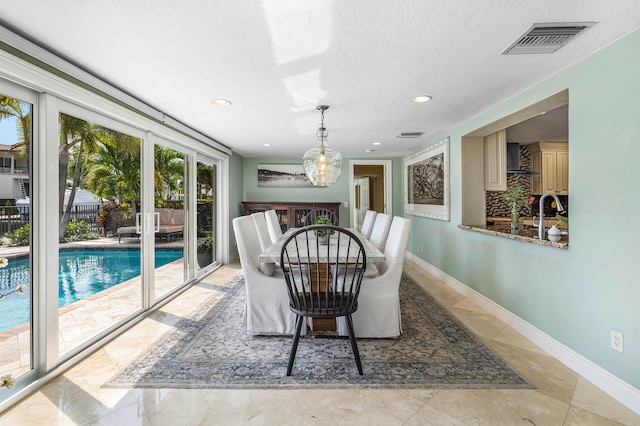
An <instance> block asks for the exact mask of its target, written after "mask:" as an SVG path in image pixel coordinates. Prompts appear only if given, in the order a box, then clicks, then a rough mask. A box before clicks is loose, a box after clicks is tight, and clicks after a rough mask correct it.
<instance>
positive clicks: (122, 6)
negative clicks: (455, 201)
mask: <svg viewBox="0 0 640 426" xmlns="http://www.w3.org/2000/svg"><path fill="white" fill-rule="evenodd" d="M544 22H598V23H597V24H596V25H595V26H593V27H591V28H590V29H588V30H587V31H585V32H584V33H583V34H581V35H579V36H578V37H576V38H575V39H574V40H573V41H571V42H570V43H569V44H568V45H567V46H565V47H563V48H562V49H560V50H559V51H557V52H556V53H554V54H541V55H501V53H502V52H503V51H504V50H505V48H507V47H508V46H509V45H510V44H511V43H513V42H514V41H515V40H516V39H517V38H518V37H519V36H521V35H522V34H523V33H524V32H525V31H526V30H527V29H529V27H531V25H532V24H534V23H544ZM0 24H2V25H3V26H5V27H7V28H9V29H11V30H13V31H14V32H17V33H19V34H21V35H23V36H26V37H28V38H29V39H30V40H31V41H33V42H35V43H37V44H39V45H41V46H43V47H45V48H47V49H49V50H51V51H52V52H55V53H57V54H59V55H60V56H62V57H64V58H66V59H68V60H70V61H71V62H73V63H76V64H78V65H81V66H82V67H83V68H84V69H85V70H87V71H90V72H91V73H93V74H95V75H97V76H99V77H101V78H103V79H105V80H107V81H108V82H110V83H111V84H113V85H115V86H117V87H119V88H120V89H122V90H124V91H126V92H128V93H129V94H131V95H133V96H135V97H137V98H139V99H140V100H142V101H144V102H146V103H148V104H150V105H151V106H153V107H155V108H157V109H159V110H161V111H163V112H164V113H165V114H167V115H169V116H171V117H173V118H175V119H177V120H178V121H181V122H183V123H185V124H187V125H189V126H191V127H193V128H194V129H196V130H198V131H200V132H202V133H204V134H206V135H208V136H210V137H211V138H213V139H216V140H217V141H219V142H220V143H222V144H224V145H226V146H228V147H230V148H232V149H233V150H234V151H236V152H238V153H239V154H241V155H243V156H250V157H290V158H300V157H301V156H302V154H303V153H304V152H305V151H306V150H307V149H309V148H311V147H313V146H314V145H315V144H316V137H315V132H316V129H317V128H318V127H319V124H320V115H319V113H318V112H317V111H316V109H315V107H316V105H318V104H327V105H330V107H331V108H330V109H329V110H328V111H327V112H326V118H325V126H326V127H327V129H328V130H329V137H328V142H329V144H331V146H333V147H334V148H336V149H338V150H339V151H341V152H342V153H343V155H344V156H345V157H363V158H366V157H387V156H400V155H402V154H404V153H405V152H407V151H408V150H410V149H412V148H414V147H417V146H419V145H422V144H424V143H425V142H427V141H428V140H429V139H430V138H432V137H434V136H437V135H438V134H439V133H441V132H444V131H446V130H448V129H451V128H453V127H455V126H456V125H457V124H459V123H461V122H464V121H466V120H468V119H470V118H471V117H473V116H476V115H477V114H479V113H481V112H483V111H484V110H486V109H488V108H489V107H491V106H493V105H496V104H498V103H500V102H502V101H504V100H505V99H508V98H509V97H512V96H514V95H515V94H517V93H519V92H520V91H522V90H524V89H526V88H528V87H530V86H532V85H534V84H535V83H537V82H539V81H541V80H544V79H545V78H547V77H549V76H550V75H553V74H555V73H557V72H558V71H560V70H562V69H564V68H567V67H568V66H570V65H571V64H573V63H575V62H577V61H579V60H581V59H582V58H584V57H585V56H587V55H589V54H591V53H593V52H595V51H597V50H598V49H601V48H602V47H604V46H606V45H607V44H609V43H611V42H613V41H614V40H616V39H618V38H620V37H622V36H624V35H625V34H628V33H629V32H631V31H633V30H635V29H636V28H638V27H640V1H637V0H617V1H616V2H615V6H614V5H612V3H611V2H607V1H601V0H563V1H558V0H521V1H505V0H483V1H460V0H458V1H442V0H439V1H437V0H413V1H412V0H393V1H390V0H349V1H337V0H336V1H329V0H262V1H260V0H237V1H229V0H225V1H222V0H126V1H125V0H100V1H95V0H94V1H89V0H84V1H78V0H22V1H7V2H2V3H1V4H0ZM420 94H428V95H431V96H433V100H432V101H431V102H427V103H424V104H415V103H412V102H411V98H412V97H413V96H416V95H420ZM214 98H225V99H229V100H230V101H232V102H233V105H232V106H230V107H219V106H214V105H213V104H212V103H211V101H212V99H214ZM401 132H424V135H423V136H422V137H420V138H417V139H398V138H397V135H398V134H400V133H401ZM372 142H381V143H382V145H380V146H376V147H375V150H376V151H375V152H373V153H366V152H365V150H367V149H370V148H372V145H371V144H372ZM262 143H270V144H272V147H270V148H265V147H262V146H261V144H262Z"/></svg>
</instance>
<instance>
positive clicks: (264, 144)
mask: <svg viewBox="0 0 640 426" xmlns="http://www.w3.org/2000/svg"><path fill="white" fill-rule="evenodd" d="M262 146H271V144H270V143H263V144H262Z"/></svg>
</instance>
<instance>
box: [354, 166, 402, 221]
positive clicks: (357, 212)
mask: <svg viewBox="0 0 640 426" xmlns="http://www.w3.org/2000/svg"><path fill="white" fill-rule="evenodd" d="M391 199H392V197H391V160H352V161H350V162H349V205H350V208H349V223H350V226H351V227H353V228H356V229H360V227H361V225H362V219H363V218H364V214H365V212H366V211H367V210H375V211H376V212H378V213H387V214H392V212H391V203H390V200H391Z"/></svg>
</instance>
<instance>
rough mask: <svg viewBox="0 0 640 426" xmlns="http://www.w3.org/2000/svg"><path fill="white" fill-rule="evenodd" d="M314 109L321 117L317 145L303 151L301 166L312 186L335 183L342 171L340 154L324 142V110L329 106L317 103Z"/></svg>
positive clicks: (325, 133)
mask: <svg viewBox="0 0 640 426" xmlns="http://www.w3.org/2000/svg"><path fill="white" fill-rule="evenodd" d="M316 109H317V110H318V111H320V113H321V117H322V119H321V122H320V123H321V124H320V128H319V129H318V131H317V132H316V136H317V138H318V146H316V147H315V148H311V149H310V150H309V151H307V152H305V153H304V156H303V157H302V166H303V167H304V172H305V173H306V174H307V177H308V178H309V180H310V181H311V184H312V185H313V186H329V185H333V184H334V183H336V181H337V180H338V178H339V177H340V174H341V173H342V154H340V153H339V152H338V151H336V150H335V149H331V148H330V147H329V146H328V145H327V142H326V139H327V136H328V135H329V132H328V131H327V129H326V128H325V127H324V112H325V111H326V110H327V109H329V107H328V106H327V105H318V106H317V107H316Z"/></svg>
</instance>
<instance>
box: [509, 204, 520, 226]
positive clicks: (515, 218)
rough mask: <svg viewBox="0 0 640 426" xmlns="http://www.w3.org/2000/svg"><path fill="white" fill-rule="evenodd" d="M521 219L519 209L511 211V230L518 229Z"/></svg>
mask: <svg viewBox="0 0 640 426" xmlns="http://www.w3.org/2000/svg"><path fill="white" fill-rule="evenodd" d="M519 219H520V214H519V213H518V209H516V208H515V207H514V208H512V209H511V229H518V220H519Z"/></svg>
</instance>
